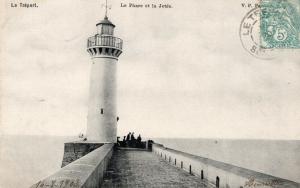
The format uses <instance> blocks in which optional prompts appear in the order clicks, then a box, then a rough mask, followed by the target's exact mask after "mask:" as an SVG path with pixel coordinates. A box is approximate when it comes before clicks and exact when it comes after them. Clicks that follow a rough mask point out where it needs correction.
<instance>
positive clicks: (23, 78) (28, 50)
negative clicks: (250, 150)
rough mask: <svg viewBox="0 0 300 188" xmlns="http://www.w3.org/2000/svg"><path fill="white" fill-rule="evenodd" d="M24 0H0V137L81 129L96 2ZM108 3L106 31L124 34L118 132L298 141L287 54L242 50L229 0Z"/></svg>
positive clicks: (298, 68)
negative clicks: (22, 1)
mask: <svg viewBox="0 0 300 188" xmlns="http://www.w3.org/2000/svg"><path fill="white" fill-rule="evenodd" d="M28 2H30V1H29V0H28ZM34 2H37V3H38V6H39V7H38V8H27V9H26V8H21V7H19V8H11V7H10V1H8V0H6V1H3V2H1V3H3V4H4V5H1V6H2V7H4V12H2V14H3V16H1V18H2V19H1V30H2V31H1V32H2V33H1V35H0V36H1V44H2V45H1V56H0V57H1V64H0V66H1V67H0V68H1V69H0V75H1V77H0V78H1V82H0V84H1V88H0V89H1V90H0V91H1V95H0V96H1V103H0V104H1V113H0V114H1V116H0V120H1V124H0V133H2V134H18V135H31V134H33V135H60V136H65V135H78V134H79V133H80V132H83V133H84V132H85V130H86V120H87V119H86V118H87V104H88V101H87V100H88V88H89V74H90V68H91V59H90V57H89V54H88V53H87V52H86V41H87V38H88V37H89V36H92V35H94V34H95V33H96V26H95V24H96V23H97V22H99V21H100V20H101V19H102V18H103V17H104V8H103V7H102V6H101V4H102V3H104V2H103V1H100V0H89V1H84V0H51V1H50V0H44V1H42V0H39V1H34ZM249 2H250V1H249ZM121 3H123V4H128V3H136V4H148V3H149V4H159V3H164V4H171V6H172V7H173V8H170V9H159V8H157V9H152V8H128V7H127V8H124V7H121V6H120V4H121ZM109 4H110V5H111V7H112V8H111V10H109V12H108V17H109V19H110V20H111V21H112V22H113V23H114V24H115V25H116V28H115V36H117V37H120V38H122V39H123V41H124V49H123V54H122V55H121V56H120V58H119V61H118V72H117V79H118V89H117V96H118V116H119V117H120V121H119V122H118V135H120V136H122V135H125V134H127V133H128V132H129V131H130V132H132V131H133V132H135V133H136V134H141V135H142V136H143V137H180V138H242V139H248V138H251V139H300V128H299V123H300V95H299V93H300V55H299V52H298V50H280V51H279V52H278V54H277V56H276V58H274V59H271V60H262V59H259V58H256V57H253V56H252V55H250V54H249V53H248V52H247V51H246V50H245V49H244V48H243V46H242V44H241V41H240V37H239V27H240V24H241V21H242V19H243V17H244V16H245V15H246V14H247V12H249V11H250V9H248V8H242V6H241V2H240V1H238V0H227V1H226V2H225V1H222V0H215V1H211V0H202V1H201V2H199V1H198V0H187V1H179V0H160V1H159V0H132V1H129V0H114V1H109Z"/></svg>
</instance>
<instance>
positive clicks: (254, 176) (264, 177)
mask: <svg viewBox="0 0 300 188" xmlns="http://www.w3.org/2000/svg"><path fill="white" fill-rule="evenodd" d="M152 152H154V153H155V154H156V155H157V156H158V157H160V158H161V159H163V160H165V161H166V162H168V163H169V164H170V165H173V166H175V167H177V168H181V169H183V170H185V171H187V172H188V173H190V174H192V175H196V176H199V177H200V178H201V179H203V180H204V181H207V182H208V183H210V184H213V185H214V186H215V187H217V188H219V187H220V188H231V187H236V188H247V187H249V188H250V187H264V188H267V187H268V188H274V187H276V188H286V187H289V188H299V187H300V184H299V183H297V182H293V181H290V180H286V179H282V178H279V177H274V176H271V175H268V174H264V173H260V172H256V171H253V170H250V169H246V168H242V167H238V166H234V165H231V164H228V163H223V162H220V161H215V160H212V159H209V158H205V157H200V156H196V155H192V154H189V153H185V152H182V151H178V150H174V149H171V148H167V147H164V146H163V145H161V144H156V143H154V144H153V145H152Z"/></svg>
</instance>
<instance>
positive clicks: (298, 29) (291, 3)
mask: <svg viewBox="0 0 300 188" xmlns="http://www.w3.org/2000/svg"><path fill="white" fill-rule="evenodd" d="M260 7H261V13H260V31H261V32H260V33H261V35H260V40H261V41H260V45H261V47H262V48H266V49H274V48H278V49H289V48H292V49H295V48H300V0H261V4H260Z"/></svg>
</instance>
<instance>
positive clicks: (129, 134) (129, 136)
mask: <svg viewBox="0 0 300 188" xmlns="http://www.w3.org/2000/svg"><path fill="white" fill-rule="evenodd" d="M130 138H131V132H129V133H128V135H127V137H126V141H129V140H130Z"/></svg>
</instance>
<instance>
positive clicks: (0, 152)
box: [0, 135, 300, 188]
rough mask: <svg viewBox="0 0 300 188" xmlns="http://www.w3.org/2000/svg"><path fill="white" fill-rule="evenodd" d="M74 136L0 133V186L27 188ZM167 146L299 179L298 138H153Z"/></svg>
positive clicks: (53, 166)
mask: <svg viewBox="0 0 300 188" xmlns="http://www.w3.org/2000/svg"><path fill="white" fill-rule="evenodd" d="M74 140H77V138H76V137H58V136H11V135H10V136H7V135H5V136H0V188H16V187H18V188H21V187H25V188H28V187H30V186H31V185H32V184H34V183H36V182H38V181H39V180H41V179H43V178H45V177H47V176H49V175H51V174H52V173H54V172H56V171H57V170H59V169H60V167H61V162H62V158H63V150H64V143H65V142H68V141H74ZM153 140H154V142H156V143H161V144H164V145H165V146H166V147H169V148H173V149H177V150H180V151H184V152H187V153H191V154H194V155H198V156H202V157H208V158H211V159H214V160H218V161H222V162H226V163H230V164H233V165H236V166H240V167H244V168H248V169H252V170H255V171H258V172H262V173H266V174H270V175H273V176H276V177H280V178H284V179H288V180H291V181H295V182H298V183H299V182H300V140H247V139H198V138H197V139H179V138H153Z"/></svg>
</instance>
